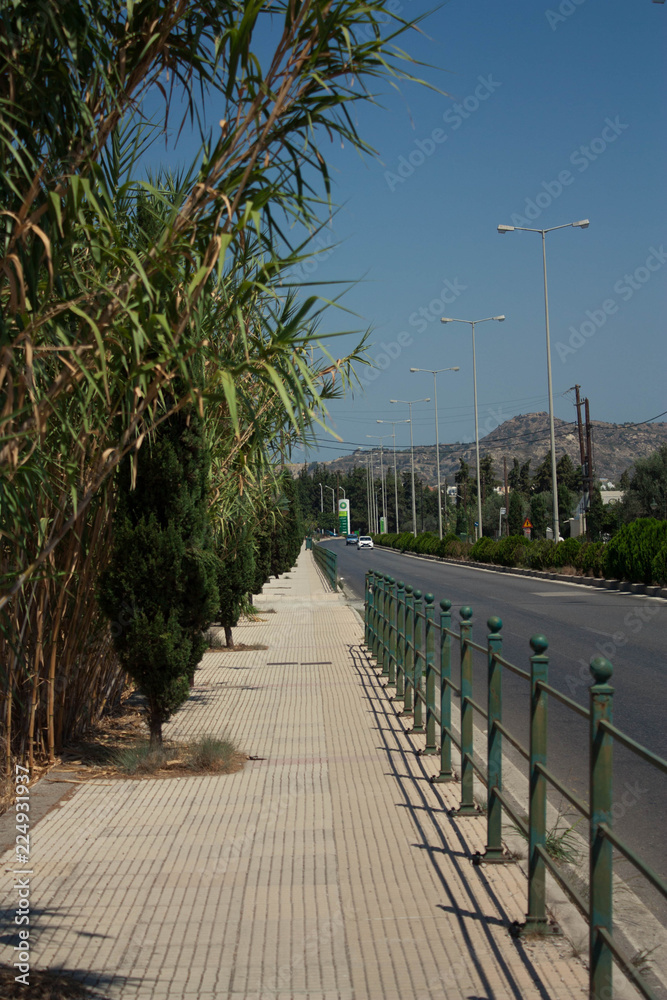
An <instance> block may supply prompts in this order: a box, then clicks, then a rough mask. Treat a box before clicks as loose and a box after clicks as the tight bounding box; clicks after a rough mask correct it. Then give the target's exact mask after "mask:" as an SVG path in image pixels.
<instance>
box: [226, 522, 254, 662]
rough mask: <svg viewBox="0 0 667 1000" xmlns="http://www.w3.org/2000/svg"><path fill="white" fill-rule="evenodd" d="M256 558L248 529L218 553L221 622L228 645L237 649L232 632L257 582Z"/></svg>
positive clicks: (228, 542)
mask: <svg viewBox="0 0 667 1000" xmlns="http://www.w3.org/2000/svg"><path fill="white" fill-rule="evenodd" d="M255 572H256V568H255V555H254V551H253V539H252V533H251V531H250V530H249V529H248V528H247V527H245V526H244V527H243V528H242V529H241V530H240V531H238V532H236V533H234V535H232V536H230V537H228V538H227V544H226V546H225V549H224V551H220V550H219V551H218V575H217V581H218V594H219V599H220V611H219V613H218V621H219V622H220V624H221V625H222V626H223V628H224V630H225V642H226V643H227V645H228V646H229V647H230V648H231V647H232V646H233V645H234V636H233V634H232V629H233V628H234V627H235V626H236V625H238V621H239V618H240V617H241V613H242V611H243V606H244V602H245V601H246V599H247V596H246V595H247V594H248V593H251V592H252V590H253V585H254V582H255Z"/></svg>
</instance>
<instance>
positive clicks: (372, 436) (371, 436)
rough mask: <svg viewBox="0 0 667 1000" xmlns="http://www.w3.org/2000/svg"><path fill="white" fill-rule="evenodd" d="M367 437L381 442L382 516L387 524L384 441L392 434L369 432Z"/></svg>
mask: <svg viewBox="0 0 667 1000" xmlns="http://www.w3.org/2000/svg"><path fill="white" fill-rule="evenodd" d="M366 437H367V438H374V439H375V440H376V441H379V442H380V486H381V488H382V517H383V518H384V521H385V524H386V522H387V497H386V495H385V492H384V460H383V457H382V442H383V441H384V439H385V438H386V437H391V435H390V434H384V435H380V434H367V435H366Z"/></svg>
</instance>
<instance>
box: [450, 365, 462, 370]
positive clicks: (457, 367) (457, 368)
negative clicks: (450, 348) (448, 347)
mask: <svg viewBox="0 0 667 1000" xmlns="http://www.w3.org/2000/svg"><path fill="white" fill-rule="evenodd" d="M450 370H451V371H453V372H460V371H461V369H460V368H459V366H458V365H457V366H456V368H452V369H450Z"/></svg>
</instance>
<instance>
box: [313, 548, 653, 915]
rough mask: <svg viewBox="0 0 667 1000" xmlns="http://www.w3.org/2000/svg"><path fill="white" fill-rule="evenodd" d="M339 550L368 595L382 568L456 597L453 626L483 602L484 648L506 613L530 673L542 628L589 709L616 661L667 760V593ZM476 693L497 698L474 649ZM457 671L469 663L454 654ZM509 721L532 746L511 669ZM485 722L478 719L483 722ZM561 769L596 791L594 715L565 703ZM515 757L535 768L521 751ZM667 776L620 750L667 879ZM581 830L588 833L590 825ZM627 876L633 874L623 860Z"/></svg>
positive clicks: (645, 834)
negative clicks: (594, 660) (590, 765)
mask: <svg viewBox="0 0 667 1000" xmlns="http://www.w3.org/2000/svg"><path fill="white" fill-rule="evenodd" d="M327 544H328V545H330V547H331V548H332V549H333V551H335V552H336V553H337V555H338V574H339V576H341V577H343V579H344V580H345V583H346V585H347V586H348V588H349V589H350V590H352V591H353V592H354V593H355V594H356V595H357V596H358V597H359V598H360V600H362V601H363V596H364V575H365V573H366V571H367V570H369V569H375V570H377V571H378V572H380V573H388V574H390V575H391V576H393V577H394V578H395V579H397V580H399V579H400V580H403V581H404V582H405V583H409V584H411V585H412V586H414V587H419V589H420V590H422V592H424V593H427V592H429V591H430V592H432V593H433V594H434V595H435V599H436V621H437V614H438V609H437V605H438V602H439V601H440V600H441V598H443V597H447V598H448V599H449V600H450V601H451V602H452V622H453V627H454V628H456V629H458V624H459V622H460V618H459V614H458V612H459V609H460V608H461V606H463V605H466V604H468V605H470V606H471V607H472V609H473V619H472V620H473V626H474V627H473V638H474V639H475V641H476V642H479V643H481V644H485V642H486V635H487V632H488V629H487V626H486V622H487V619H488V618H489V617H490V616H491V615H498V616H499V617H500V618H502V621H503V630H502V635H503V655H504V656H505V657H506V658H507V659H509V660H510V661H511V662H512V663H515V664H516V665H517V666H519V667H522V668H523V669H529V667H530V664H529V661H528V657H529V655H530V652H531V650H530V648H529V645H528V642H529V639H530V637H531V635H534V634H535V633H537V632H541V633H543V634H544V635H546V637H547V639H548V640H549V654H550V676H549V681H550V683H551V684H553V685H554V687H556V688H558V689H559V690H560V691H563V693H564V694H567V695H568V696H569V697H571V698H573V699H574V700H575V701H578V702H580V703H581V704H582V705H585V706H586V707H587V706H588V688H589V686H590V683H591V675H590V671H589V668H588V664H589V662H590V659H591V657H593V656H597V655H603V656H606V657H607V659H609V660H610V661H611V662H612V664H613V666H614V676H613V679H612V684H613V686H614V689H615V695H614V722H615V724H616V725H617V726H619V727H620V728H621V729H622V730H623V731H624V732H626V733H627V734H628V735H629V736H631V737H632V738H633V739H635V740H638V741H639V742H640V743H642V744H643V745H644V746H647V747H648V748H649V749H650V750H652V751H653V752H654V753H657V754H660V755H661V756H662V757H665V756H667V729H666V727H665V724H664V707H665V705H666V704H667V662H666V659H665V654H664V634H665V624H666V623H667V601H664V600H661V599H659V598H646V597H640V596H637V595H630V594H622V593H617V592H614V591H606V590H597V589H593V588H589V587H585V586H579V585H576V584H565V585H563V584H561V583H557V582H555V581H553V580H544V579H541V578H538V577H532V578H531V577H524V576H513V575H512V574H509V573H498V572H493V571H491V572H487V571H484V570H477V569H474V568H472V567H465V566H460V567H459V566H456V565H453V564H451V563H441V562H434V561H431V560H425V559H419V558H415V557H414V556H408V555H405V554H403V553H400V552H395V551H392V550H388V549H380V548H376V549H374V550H372V551H370V550H362V551H357V550H356V548H350V547H348V546H345V545H344V544H342V543H341V542H340V541H339V540H333V539H332V540H331V542H329V543H327ZM475 656H476V659H475V683H474V697H475V699H476V700H478V701H480V702H481V704H483V705H485V704H486V695H485V692H486V685H485V683H484V679H485V676H486V665H485V664H484V663H482V662H481V657H479V654H475ZM453 663H454V669H455V671H456V670H457V669H458V663H457V657H456V655H455V657H454V661H453ZM503 713H504V720H505V721H506V724H507V725H508V727H509V728H510V731H511V732H513V733H514V734H515V735H516V736H517V737H518V738H519V739H520V740H521V741H522V742H523V743H524V745H525V746H527V744H528V686H527V684H526V682H524V681H523V680H522V679H521V678H519V677H516V676H515V675H513V674H509V672H508V671H505V675H504V677H503ZM481 722H482V720H481V719H479V718H478V719H476V724H477V725H479V724H480V723H481ZM549 753H550V765H551V766H553V767H554V770H555V772H556V774H557V775H558V777H560V778H561V779H562V780H564V781H565V782H566V784H568V785H569V786H570V787H572V788H575V789H576V790H577V791H578V792H579V794H580V795H581V796H582V797H583V798H584V799H587V798H588V771H587V763H586V762H587V757H588V750H587V728H586V721H585V720H584V719H582V718H580V717H579V716H577V715H575V714H574V713H573V712H572V711H570V710H568V709H566V708H565V707H564V706H561V705H559V704H558V703H556V702H554V701H553V699H552V702H551V704H550V706H549ZM510 756H511V759H512V760H513V761H515V762H516V763H517V764H518V766H520V767H521V770H522V772H524V773H525V766H524V765H523V764H522V762H521V758H519V756H518V755H517V754H514V752H513V753H512V754H511V755H510ZM666 792H667V777H665V776H664V775H662V774H660V773H658V772H656V771H655V769H654V768H652V767H650V766H649V765H648V764H645V763H644V762H643V761H642V760H641V759H640V758H638V757H636V756H635V755H633V754H630V753H629V752H628V751H626V750H625V749H624V748H623V747H621V746H619V745H618V744H617V745H616V746H615V747H614V799H615V810H614V827H615V829H616V830H617V832H618V834H619V835H620V836H621V837H623V839H625V840H626V841H627V842H628V843H629V844H630V846H632V847H633V848H634V849H635V850H637V851H638V852H639V853H640V855H641V856H642V857H643V858H644V860H645V861H646V862H647V863H648V864H650V865H651V866H652V867H653V868H654V870H657V871H658V873H659V874H660V875H661V876H662V877H663V878H664V877H665V869H666V867H667V865H666V863H665V853H666V852H665V846H664V845H665V839H664V830H665V827H666V825H667V795H666ZM579 829H580V830H581V831H582V833H584V835H585V831H584V830H583V823H582V824H580V827H579ZM618 870H619V872H623V873H624V874H626V875H629V874H630V866H629V865H627V864H622V865H620V866H619V868H618ZM643 881H644V880H643V879H642V878H639V879H637V880H635V879H634V878H633V879H632V884H633V889H635V891H637V892H638V893H639V894H640V895H641V896H642V898H644V899H645V901H646V902H647V903H648V904H649V905H650V906H651V907H652V908H653V909H654V910H655V912H656V913H661V914H662V915H663V916H664V915H665V914H666V913H667V907H665V906H664V903H663V901H662V900H659V898H656V897H657V893H654V892H653V891H652V890H650V889H647V890H646V892H644V891H643V887H642V883H643Z"/></svg>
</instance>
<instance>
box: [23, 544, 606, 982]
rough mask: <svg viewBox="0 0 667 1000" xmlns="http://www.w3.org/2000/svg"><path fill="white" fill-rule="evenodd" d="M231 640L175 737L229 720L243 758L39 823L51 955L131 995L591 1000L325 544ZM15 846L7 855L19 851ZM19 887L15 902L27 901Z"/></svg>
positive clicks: (107, 789) (48, 958) (90, 802)
mask: <svg viewBox="0 0 667 1000" xmlns="http://www.w3.org/2000/svg"><path fill="white" fill-rule="evenodd" d="M255 603H256V604H257V605H258V606H259V607H261V608H263V609H264V611H265V612H266V613H263V614H262V615H261V616H260V617H261V620H260V621H258V622H248V623H245V624H243V625H241V626H239V627H238V628H237V629H235V638H236V641H237V642H242V643H245V644H247V645H265V646H267V647H268V648H267V649H265V650H248V651H243V652H225V651H223V652H211V653H207V654H206V655H205V657H204V661H203V666H202V667H201V669H200V670H199V671H198V672H197V675H196V686H195V688H194V690H193V692H192V696H191V698H190V700H189V701H188V703H187V704H186V705H185V706H184V707H183V709H182V710H181V711H179V712H178V713H177V715H176V716H175V717H174V719H173V720H172V722H170V723H169V725H168V727H167V730H166V736H167V737H168V738H170V739H179V738H187V737H191V736H193V735H201V734H204V733H214V734H218V735H219V734H223V733H224V734H226V735H227V736H229V737H231V738H232V739H233V740H234V741H235V742H236V744H237V745H238V746H239V748H240V749H242V750H243V751H245V752H246V753H248V754H249V755H251V756H252V757H253V758H256V759H253V760H249V761H248V762H247V763H246V764H245V766H244V768H243V770H242V771H240V772H237V773H236V774H232V775H219V776H195V777H187V778H183V777H178V778H172V779H163V780H159V779H154V780H145V781H131V780H128V781H117V782H108V783H104V784H103V783H92V782H91V783H87V784H84V785H82V786H81V788H77V789H76V791H75V794H74V795H73V796H71V797H70V798H69V799H68V800H67V801H65V802H64V803H63V804H62V806H61V807H60V808H57V809H54V810H53V811H52V812H51V813H49V815H48V816H46V817H45V819H43V820H42V821H41V822H40V823H39V824H38V825H37V826H36V827H35V829H34V831H33V843H32V858H33V862H34V871H35V874H34V876H33V886H32V898H31V905H32V908H33V909H32V914H33V918H34V919H33V923H31V928H32V929H33V932H34V942H33V944H34V947H33V962H34V964H35V966H36V967H40V968H45V967H51V968H54V967H58V968H60V969H63V970H66V971H68V972H69V973H70V974H74V975H76V976H77V977H79V978H82V979H83V978H85V980H86V982H87V983H89V984H90V985H93V986H95V987H96V988H97V989H99V991H100V996H103V997H108V998H111V1000H117V998H119V1000H135V998H136V1000H161V998H165V1000H166V998H169V1000H190V998H192V1000H195V998H196V1000H297V998H298V1000H436V998H438V1000H460V998H466V1000H534V998H535V1000H537V998H540V1000H571V998H577V1000H581V998H582V997H585V995H586V992H587V975H586V971H585V969H584V968H583V966H582V965H581V964H580V962H579V960H578V959H576V958H574V957H573V956H572V952H571V948H570V946H569V945H568V944H567V943H566V942H565V941H564V940H562V939H561V940H560V941H558V940H553V939H552V940H548V941H538V942H534V941H533V942H522V941H520V940H519V941H517V940H514V939H513V938H511V937H510V934H509V933H508V927H509V925H510V924H511V922H512V921H514V920H521V919H522V918H523V916H524V913H525V901H526V887H525V880H524V877H523V875H522V874H521V872H520V871H519V870H518V868H517V867H516V866H512V865H509V866H489V867H485V868H484V867H483V868H478V867H473V866H472V864H471V855H472V853H473V852H474V851H476V850H483V847H484V833H485V821H484V818H483V817H465V818H460V819H454V818H452V817H450V816H449V815H448V812H447V810H449V809H451V808H453V807H454V806H455V805H456V804H457V799H456V792H455V790H449V789H448V786H433V785H431V784H430V782H429V780H428V779H429V776H430V774H432V773H433V772H434V770H435V762H434V760H433V759H432V758H422V757H419V756H418V755H417V754H416V753H415V752H414V746H413V745H412V744H411V742H410V739H409V737H407V736H406V734H405V725H404V720H402V719H399V718H398V717H397V716H396V713H395V710H394V708H393V707H392V703H391V701H390V700H389V699H388V698H387V696H386V693H385V692H384V691H383V689H382V687H381V684H380V681H379V679H378V677H377V671H376V670H375V669H374V668H373V667H372V665H371V663H370V662H369V661H368V659H367V657H366V654H365V652H364V651H363V647H362V645H361V642H362V638H363V628H362V623H361V622H360V619H359V617H358V615H357V614H356V613H355V612H354V611H353V610H352V609H351V608H350V607H349V606H347V604H346V603H345V599H344V598H343V596H342V595H339V594H336V593H331V592H330V591H329V590H328V587H327V585H326V584H325V583H324V581H323V579H322V577H321V575H320V573H319V571H318V570H317V568H316V566H315V564H314V562H313V558H312V553H311V552H306V551H305V550H304V551H303V552H302V553H301V556H300V558H299V561H298V564H297V566H296V567H295V568H294V569H293V570H292V571H291V572H290V573H289V574H287V575H286V576H283V577H281V578H280V579H277V580H275V581H272V582H271V583H270V584H268V585H267V586H266V587H265V588H264V593H263V594H262V595H261V596H260V597H258V598H256V601H255ZM8 857H9V856H8V855H5V857H4V858H3V860H4V862H5V864H4V869H7V867H8ZM13 905H14V904H13V899H12V898H11V890H9V892H8V893H7V895H6V900H5V906H8V907H9V910H10V911H12V908H13Z"/></svg>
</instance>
